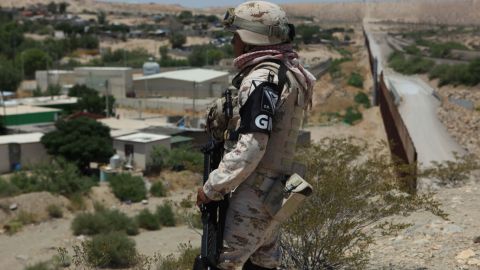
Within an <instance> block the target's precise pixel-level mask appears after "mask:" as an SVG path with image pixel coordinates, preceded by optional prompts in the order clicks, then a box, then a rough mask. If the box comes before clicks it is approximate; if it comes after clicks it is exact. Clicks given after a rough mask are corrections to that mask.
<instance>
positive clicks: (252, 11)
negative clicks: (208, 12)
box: [223, 1, 295, 45]
mask: <svg viewBox="0 0 480 270" xmlns="http://www.w3.org/2000/svg"><path fill="white" fill-rule="evenodd" d="M223 24H224V26H225V29H226V30H228V31H231V32H235V33H237V34H238V35H239V36H240V39H241V40H242V41H243V42H244V43H246V44H251V45H275V44H280V43H284V42H290V41H292V40H293V37H294V36H295V31H294V27H293V25H292V24H289V23H288V20H287V15H286V13H285V11H284V10H283V9H282V8H281V7H280V6H278V5H276V4H273V3H270V2H266V1H249V2H245V3H242V4H240V5H239V6H237V7H236V8H231V9H228V10H227V13H226V14H225V18H224V20H223Z"/></svg>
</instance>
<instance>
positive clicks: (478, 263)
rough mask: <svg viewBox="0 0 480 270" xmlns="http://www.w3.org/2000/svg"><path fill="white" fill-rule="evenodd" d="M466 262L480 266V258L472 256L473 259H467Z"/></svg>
mask: <svg viewBox="0 0 480 270" xmlns="http://www.w3.org/2000/svg"><path fill="white" fill-rule="evenodd" d="M467 264H468V265H476V266H480V260H479V259H475V258H473V259H470V260H468V262H467Z"/></svg>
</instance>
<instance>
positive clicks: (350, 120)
mask: <svg viewBox="0 0 480 270" xmlns="http://www.w3.org/2000/svg"><path fill="white" fill-rule="evenodd" d="M362 118H363V116H362V113H361V112H359V111H358V110H357V109H355V108H353V107H348V108H347V112H346V113H345V116H344V117H343V122H344V123H347V124H349V125H353V124H354V123H355V122H357V121H358V120H362Z"/></svg>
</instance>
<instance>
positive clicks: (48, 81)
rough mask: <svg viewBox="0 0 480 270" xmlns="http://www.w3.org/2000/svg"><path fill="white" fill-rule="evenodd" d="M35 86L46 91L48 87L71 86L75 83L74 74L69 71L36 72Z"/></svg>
mask: <svg viewBox="0 0 480 270" xmlns="http://www.w3.org/2000/svg"><path fill="white" fill-rule="evenodd" d="M35 80H36V81H37V86H38V87H40V89H41V90H42V91H46V90H47V88H48V86H50V85H60V86H65V85H72V84H74V83H75V73H74V72H73V71H70V70H37V71H36V72H35Z"/></svg>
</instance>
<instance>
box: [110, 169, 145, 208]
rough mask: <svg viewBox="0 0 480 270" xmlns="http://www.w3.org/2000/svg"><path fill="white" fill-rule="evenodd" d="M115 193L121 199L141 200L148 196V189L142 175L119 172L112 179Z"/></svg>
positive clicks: (111, 183) (111, 184)
mask: <svg viewBox="0 0 480 270" xmlns="http://www.w3.org/2000/svg"><path fill="white" fill-rule="evenodd" d="M109 181H110V186H111V188H112V191H113V194H115V196H116V197H117V198H118V199H120V200H121V201H132V202H139V201H141V200H143V199H145V198H146V197H147V189H146V188H145V183H144V182H143V179H142V177H140V176H132V175H130V174H125V173H124V174H118V175H115V176H112V177H111V178H110V179H109Z"/></svg>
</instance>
